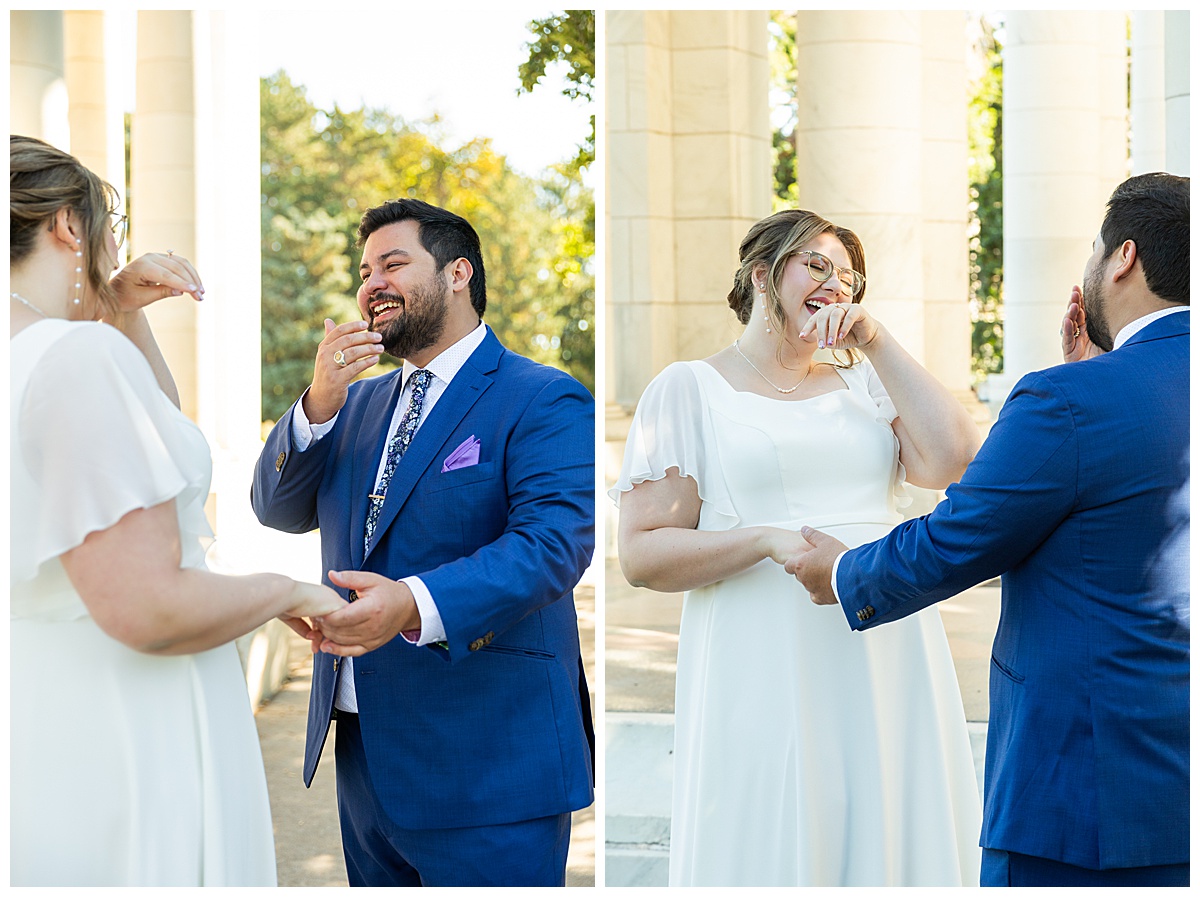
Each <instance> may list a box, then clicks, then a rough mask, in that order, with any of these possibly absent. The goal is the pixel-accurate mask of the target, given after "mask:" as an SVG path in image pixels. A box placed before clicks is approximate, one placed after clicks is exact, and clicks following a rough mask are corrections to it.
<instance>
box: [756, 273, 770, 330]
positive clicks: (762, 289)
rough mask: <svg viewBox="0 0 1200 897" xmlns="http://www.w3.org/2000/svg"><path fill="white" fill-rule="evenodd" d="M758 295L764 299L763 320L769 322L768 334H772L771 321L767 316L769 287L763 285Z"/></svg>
mask: <svg viewBox="0 0 1200 897" xmlns="http://www.w3.org/2000/svg"><path fill="white" fill-rule="evenodd" d="M758 295H759V296H761V297H762V301H763V320H764V321H766V322H767V333H770V332H771V319H770V318H769V317H768V316H767V286H766V284H763V285H761V286H760V287H759V288H758Z"/></svg>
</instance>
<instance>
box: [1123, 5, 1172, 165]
mask: <svg viewBox="0 0 1200 897" xmlns="http://www.w3.org/2000/svg"><path fill="white" fill-rule="evenodd" d="M1130 34H1131V38H1132V46H1131V47H1130V51H1129V65H1130V74H1129V100H1130V102H1129V107H1130V108H1129V118H1130V136H1129V156H1130V169H1131V173H1132V174H1145V173H1146V172H1149V171H1163V170H1165V169H1166V165H1167V116H1166V111H1167V109H1166V87H1165V82H1164V80H1163V79H1164V76H1165V74H1166V71H1165V65H1164V53H1165V50H1164V46H1163V39H1164V38H1163V11H1162V10H1161V9H1157V10H1154V9H1151V10H1136V11H1134V12H1132V13H1130Z"/></svg>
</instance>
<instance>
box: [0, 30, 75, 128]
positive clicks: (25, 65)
mask: <svg viewBox="0 0 1200 897" xmlns="http://www.w3.org/2000/svg"><path fill="white" fill-rule="evenodd" d="M9 29H10V30H9V36H8V39H9V66H8V76H9V85H8V103H9V119H8V127H9V133H11V134H21V135H23V136H26V137H37V138H38V139H39V140H45V141H46V142H47V143H49V144H52V145H53V146H57V147H58V148H59V149H63V150H69V149H70V144H71V129H70V124H69V122H68V119H67V88H66V83H65V81H64V78H63V14H62V12H61V11H59V10H12V11H11V12H9Z"/></svg>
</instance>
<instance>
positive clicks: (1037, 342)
mask: <svg viewBox="0 0 1200 897" xmlns="http://www.w3.org/2000/svg"><path fill="white" fill-rule="evenodd" d="M1006 32H1007V42H1006V44H1005V46H1004V315H1005V326H1004V373H1003V374H1002V375H1000V376H998V377H993V378H989V392H990V397H991V398H992V399H996V400H999V399H1002V398H1003V397H1005V396H1007V394H1008V392H1009V391H1010V390H1011V388H1012V386H1013V385H1014V384H1015V383H1016V382H1017V380H1018V379H1020V377H1021V376H1022V375H1024V374H1026V373H1028V372H1029V371H1033V370H1039V369H1041V368H1045V367H1048V366H1050V365H1053V364H1059V363H1061V362H1062V352H1061V345H1060V342H1059V336H1058V327H1059V324H1060V322H1061V319H1062V315H1063V313H1064V311H1065V310H1066V305H1067V300H1068V299H1069V297H1070V290H1071V286H1072V285H1073V284H1078V283H1080V280H1081V278H1082V272H1083V264H1084V262H1085V261H1086V260H1087V258H1088V256H1089V255H1091V242H1092V239H1093V237H1095V235H1096V233H1097V231H1098V230H1099V227H1100V221H1101V219H1102V216H1103V205H1102V203H1101V202H1100V201H1099V200H1098V198H1097V193H1098V190H1097V185H1098V184H1099V182H1100V171H1101V167H1100V154H1099V151H1098V146H1099V142H1100V132H1101V109H1100V95H1099V90H1098V88H1097V81H1098V69H1099V58H1100V57H1099V51H1098V43H1097V35H1098V31H1097V19H1096V17H1095V14H1094V13H1082V12H1079V13H1077V12H1009V13H1008V14H1007V21H1006Z"/></svg>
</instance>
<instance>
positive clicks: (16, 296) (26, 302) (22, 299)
mask: <svg viewBox="0 0 1200 897" xmlns="http://www.w3.org/2000/svg"><path fill="white" fill-rule="evenodd" d="M9 295H10V296H12V297H13V298H14V299H16V300H17V301H18V302H20V303H21V304H23V305H27V306H28V307H29V308H32V309H33V310H34V311H36V312H37V313H38V314H39V315H41V316H42V317H43V318H48V317H50V316H49V315H48V314H46V313H45V312H44V311H42V310H41V309H40V308H38V307H37V306H36V305H34V304H33V303H32V302H30V301H29V300H28V299H26V298H25V297H24V296H22V295H21V294H20V293H16V292H14V293H9Z"/></svg>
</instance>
